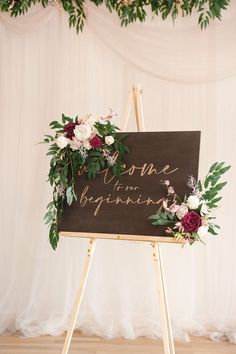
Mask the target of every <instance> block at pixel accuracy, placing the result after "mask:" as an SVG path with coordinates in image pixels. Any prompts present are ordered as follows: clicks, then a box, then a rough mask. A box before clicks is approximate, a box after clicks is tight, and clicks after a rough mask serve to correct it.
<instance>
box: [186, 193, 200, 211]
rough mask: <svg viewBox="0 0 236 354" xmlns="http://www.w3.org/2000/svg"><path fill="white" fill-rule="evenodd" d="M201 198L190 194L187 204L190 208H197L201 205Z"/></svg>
mask: <svg viewBox="0 0 236 354" xmlns="http://www.w3.org/2000/svg"><path fill="white" fill-rule="evenodd" d="M199 203H200V200H199V198H198V197H197V196H196V195H190V196H189V197H188V200H187V206H188V207H189V209H193V210H195V209H197V208H198V206H199Z"/></svg>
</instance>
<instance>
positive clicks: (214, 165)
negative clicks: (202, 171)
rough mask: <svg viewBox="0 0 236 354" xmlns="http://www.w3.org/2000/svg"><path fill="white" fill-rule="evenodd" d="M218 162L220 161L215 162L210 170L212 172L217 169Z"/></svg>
mask: <svg viewBox="0 0 236 354" xmlns="http://www.w3.org/2000/svg"><path fill="white" fill-rule="evenodd" d="M217 164H218V162H215V163H213V165H212V166H211V167H210V170H209V172H210V173H211V172H213V171H214V170H215V168H216V166H217Z"/></svg>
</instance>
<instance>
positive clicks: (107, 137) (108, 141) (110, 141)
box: [105, 135, 114, 145]
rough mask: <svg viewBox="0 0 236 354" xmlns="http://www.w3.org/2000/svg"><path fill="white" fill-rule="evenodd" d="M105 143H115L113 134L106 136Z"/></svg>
mask: <svg viewBox="0 0 236 354" xmlns="http://www.w3.org/2000/svg"><path fill="white" fill-rule="evenodd" d="M105 143H106V144H107V145H112V144H113V143H114V138H113V136H111V135H109V136H106V137H105Z"/></svg>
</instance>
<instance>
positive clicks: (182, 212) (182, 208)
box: [176, 203, 188, 220]
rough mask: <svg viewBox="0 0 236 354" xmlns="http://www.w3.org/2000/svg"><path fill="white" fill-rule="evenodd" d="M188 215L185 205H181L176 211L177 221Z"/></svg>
mask: <svg viewBox="0 0 236 354" xmlns="http://www.w3.org/2000/svg"><path fill="white" fill-rule="evenodd" d="M187 213H188V207H187V205H186V204H185V203H182V204H181V205H180V207H179V209H178V210H177V211H176V215H177V217H178V219H180V220H182V219H183V217H184V216H185V215H186V214H187Z"/></svg>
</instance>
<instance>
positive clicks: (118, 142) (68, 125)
mask: <svg viewBox="0 0 236 354" xmlns="http://www.w3.org/2000/svg"><path fill="white" fill-rule="evenodd" d="M112 117H113V113H112V112H111V113H110V114H109V115H108V116H106V117H101V118H97V119H95V118H93V117H92V116H91V115H88V116H86V117H84V118H78V117H76V118H70V117H66V116H65V115H64V114H63V115H62V122H61V123H60V122H58V121H53V122H51V123H50V127H51V129H53V130H54V132H55V134H54V135H53V136H52V135H45V138H44V140H43V142H42V143H47V144H50V147H49V150H48V153H47V155H49V156H51V161H50V170H49V174H48V180H49V182H50V184H51V186H52V187H53V200H52V201H51V202H50V203H49V204H48V205H47V212H46V214H45V222H46V224H48V225H49V239H50V243H51V246H52V248H53V249H56V247H57V243H58V240H59V233H58V224H59V219H60V215H61V213H62V211H63V205H64V202H65V201H66V202H67V204H68V205H71V204H72V202H73V200H74V199H76V192H75V183H76V182H77V181H78V172H79V171H80V170H81V169H85V171H86V172H87V175H88V178H95V176H96V175H97V174H98V173H99V172H100V170H101V169H106V168H109V169H110V170H111V172H112V174H113V175H114V176H119V175H120V174H121V173H122V172H123V170H124V167H125V166H124V157H125V155H126V154H127V153H128V152H129V148H128V146H127V145H125V144H123V142H122V140H123V139H124V138H125V137H126V134H121V133H120V134H119V135H117V131H118V130H119V128H117V127H116V126H115V125H113V124H112V123H111V122H110V120H111V118H112Z"/></svg>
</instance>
